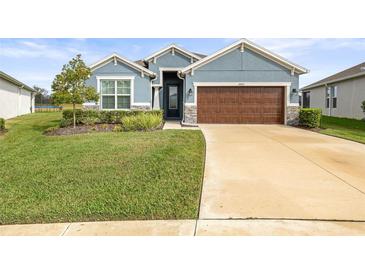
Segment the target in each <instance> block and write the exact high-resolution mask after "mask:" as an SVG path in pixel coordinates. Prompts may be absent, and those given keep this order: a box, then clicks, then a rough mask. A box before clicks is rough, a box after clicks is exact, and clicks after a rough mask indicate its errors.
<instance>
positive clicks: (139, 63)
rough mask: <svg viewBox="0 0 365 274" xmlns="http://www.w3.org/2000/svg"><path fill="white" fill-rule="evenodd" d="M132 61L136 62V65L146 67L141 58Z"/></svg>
mask: <svg viewBox="0 0 365 274" xmlns="http://www.w3.org/2000/svg"><path fill="white" fill-rule="evenodd" d="M134 63H136V64H138V65H140V66H142V67H146V64H145V62H144V61H143V60H137V61H134Z"/></svg>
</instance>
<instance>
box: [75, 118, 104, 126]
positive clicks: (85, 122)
mask: <svg viewBox="0 0 365 274" xmlns="http://www.w3.org/2000/svg"><path fill="white" fill-rule="evenodd" d="M99 121H100V120H99V118H98V117H93V116H84V117H81V119H80V124H82V125H86V126H93V125H95V124H98V123H99Z"/></svg>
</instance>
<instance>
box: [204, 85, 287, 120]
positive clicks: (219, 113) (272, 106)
mask: <svg viewBox="0 0 365 274" xmlns="http://www.w3.org/2000/svg"><path fill="white" fill-rule="evenodd" d="M197 102H198V103H197V112H198V123H245V124H282V123H283V122H284V88H283V87H199V88H198V98H197Z"/></svg>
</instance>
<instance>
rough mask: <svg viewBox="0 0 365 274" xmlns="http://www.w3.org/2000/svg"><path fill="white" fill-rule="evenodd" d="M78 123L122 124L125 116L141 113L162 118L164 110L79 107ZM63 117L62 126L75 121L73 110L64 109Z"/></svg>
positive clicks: (76, 112)
mask: <svg viewBox="0 0 365 274" xmlns="http://www.w3.org/2000/svg"><path fill="white" fill-rule="evenodd" d="M75 114H76V124H77V125H94V124H122V120H123V117H131V116H137V115H140V114H147V115H153V116H157V117H159V118H160V119H161V121H162V117H163V111H161V110H149V111H142V110H130V111H126V110H82V109H77V110H76V111H75ZM62 117H63V119H62V120H61V124H60V126H61V127H67V126H70V125H72V123H73V111H72V110H64V111H63V112H62Z"/></svg>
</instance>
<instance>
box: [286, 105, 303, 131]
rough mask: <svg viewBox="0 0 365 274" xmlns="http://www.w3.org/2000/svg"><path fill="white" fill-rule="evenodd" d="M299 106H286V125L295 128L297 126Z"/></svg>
mask: <svg viewBox="0 0 365 274" xmlns="http://www.w3.org/2000/svg"><path fill="white" fill-rule="evenodd" d="M299 110H300V107H299V106H287V107H286V119H287V120H286V123H287V125H290V126H296V125H298V124H299Z"/></svg>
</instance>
